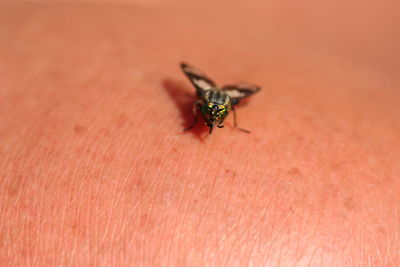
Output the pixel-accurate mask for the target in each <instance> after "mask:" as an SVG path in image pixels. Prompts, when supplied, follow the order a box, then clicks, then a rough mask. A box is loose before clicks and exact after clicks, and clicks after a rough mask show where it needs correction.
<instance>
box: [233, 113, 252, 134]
mask: <svg viewBox="0 0 400 267" xmlns="http://www.w3.org/2000/svg"><path fill="white" fill-rule="evenodd" d="M232 111H233V126H235V128H237V129H239V130H240V131H243V132H245V133H250V131H249V130H246V129H242V128H240V127H238V126H237V122H236V111H235V108H234V107H232Z"/></svg>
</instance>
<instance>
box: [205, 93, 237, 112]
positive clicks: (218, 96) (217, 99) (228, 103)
mask: <svg viewBox="0 0 400 267" xmlns="http://www.w3.org/2000/svg"><path fill="white" fill-rule="evenodd" d="M204 103H205V104H207V105H208V104H209V103H213V104H216V105H224V106H225V107H227V108H229V110H230V109H231V107H232V99H231V98H230V97H229V96H228V95H227V94H226V93H225V92H224V91H222V90H220V89H219V88H215V89H212V90H209V91H206V92H205V93H204Z"/></svg>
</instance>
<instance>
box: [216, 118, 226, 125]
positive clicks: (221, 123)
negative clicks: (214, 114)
mask: <svg viewBox="0 0 400 267" xmlns="http://www.w3.org/2000/svg"><path fill="white" fill-rule="evenodd" d="M225 118H226V117H223V118H222V120H221V121H220V122H219V123H218V125H217V127H218V128H224V125H223V123H224V120H225Z"/></svg>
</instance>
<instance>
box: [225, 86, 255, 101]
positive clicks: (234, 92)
mask: <svg viewBox="0 0 400 267" xmlns="http://www.w3.org/2000/svg"><path fill="white" fill-rule="evenodd" d="M260 89H261V87H260V86H257V85H254V84H250V83H238V84H234V85H225V86H224V87H222V90H223V91H224V92H225V93H226V94H227V95H228V96H229V97H230V98H231V99H232V101H233V104H234V105H235V104H237V103H239V102H240V100H242V99H243V98H246V97H248V96H251V95H252V94H255V93H257V92H258V91H260Z"/></svg>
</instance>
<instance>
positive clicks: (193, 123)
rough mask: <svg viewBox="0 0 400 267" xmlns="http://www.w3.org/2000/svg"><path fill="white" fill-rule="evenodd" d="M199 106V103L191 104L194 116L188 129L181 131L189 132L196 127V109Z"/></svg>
mask: <svg viewBox="0 0 400 267" xmlns="http://www.w3.org/2000/svg"><path fill="white" fill-rule="evenodd" d="M199 105H200V103H199V102H195V103H194V104H193V116H194V118H193V122H192V124H191V125H190V126H189V127H187V128H185V129H183V130H184V131H187V130H190V129H192V128H193V127H194V126H195V125H196V123H197V109H198V108H199Z"/></svg>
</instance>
